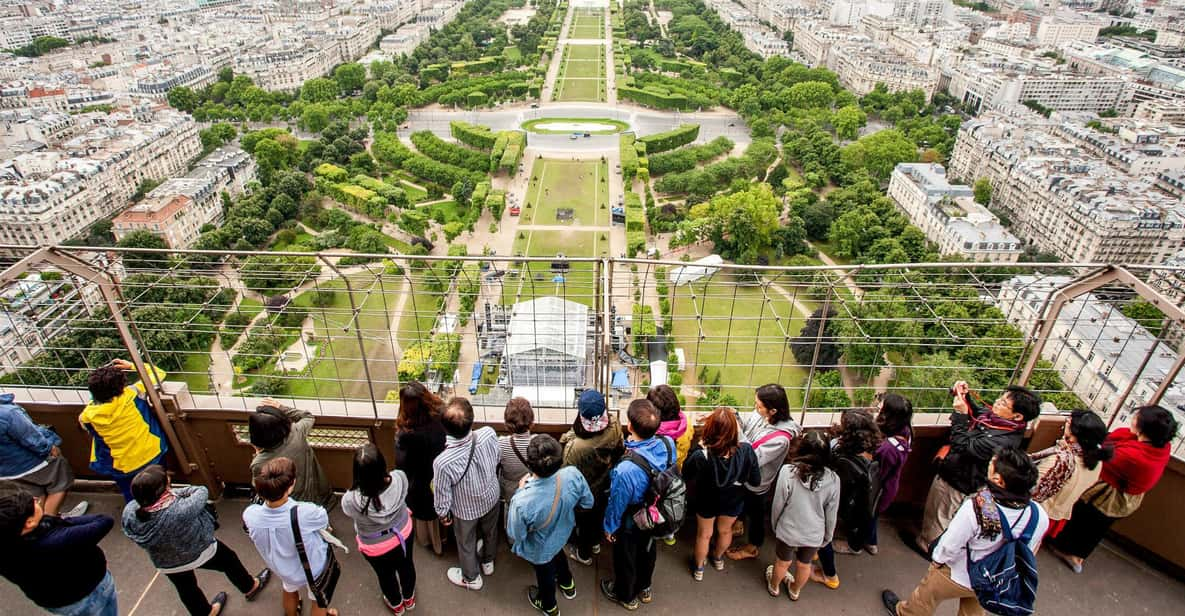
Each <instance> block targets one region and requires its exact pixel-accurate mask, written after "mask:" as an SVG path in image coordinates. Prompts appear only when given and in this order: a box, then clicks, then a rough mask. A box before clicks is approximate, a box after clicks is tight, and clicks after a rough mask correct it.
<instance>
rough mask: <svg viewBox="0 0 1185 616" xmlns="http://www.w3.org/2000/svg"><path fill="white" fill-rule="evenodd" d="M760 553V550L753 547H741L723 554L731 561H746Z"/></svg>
mask: <svg viewBox="0 0 1185 616" xmlns="http://www.w3.org/2000/svg"><path fill="white" fill-rule="evenodd" d="M760 553H761V552H760V550H758V549H757V546H755V545H743V546H741V547H739V548H733V549H731V550H729V551H727V552H725V555H726V556H728V557H729V558H730V559H732V560H748V559H750V558H757V556H758V555H759V554H760Z"/></svg>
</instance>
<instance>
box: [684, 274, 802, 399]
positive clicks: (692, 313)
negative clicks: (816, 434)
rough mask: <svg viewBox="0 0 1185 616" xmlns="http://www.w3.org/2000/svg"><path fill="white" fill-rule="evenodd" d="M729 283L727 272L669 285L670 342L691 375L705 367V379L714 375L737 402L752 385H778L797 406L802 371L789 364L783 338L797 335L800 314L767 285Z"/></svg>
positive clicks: (747, 396) (790, 358) (749, 393)
mask: <svg viewBox="0 0 1185 616" xmlns="http://www.w3.org/2000/svg"><path fill="white" fill-rule="evenodd" d="M734 282H735V281H734V279H733V278H732V277H731V276H727V275H717V276H715V277H714V278H713V279H712V281H711V282H708V283H703V282H701V283H694V284H691V285H684V286H681V287H676V288H675V289H674V292H675V301H674V305H673V306H672V317H673V320H674V324H673V329H674V334H675V346H676V347H682V348H683V351H684V353H685V354H686V360H687V364H688V365H689V366H692V367H693V369H695V370H696V371H697V374H698V371H699V370H700V369H701V368H706V369H707V371H708V379H709V380H712V379H714V377H715V375H716V374H719V375H720V384H721V391H722V392H723V393H726V394H731V395H732V396H733V397H734V398H736V399H737V400H738V401H739V402H741V403H742V404H748V403H749V401H750V400H751V399H752V391H753V388H755V387H758V386H761V385H764V384H766V383H780V384H781V385H782V386H784V387H785V388H786V391H787V394H788V395H789V396H790V404H791V406H796V405H797V406H801V404H802V394H801V392H800V391H798V390H797V388H798V387H800V386H801V384H802V383H803V381H804V380H805V378H806V371H805V369H804V368H802V367H799V366H797V365H796V364H795V360H794V355H793V354H792V353H791V352H790V346H789V345H788V344H787V343H786V336H791V337H793V336H797V335H798V333H799V331H801V330H802V326H803V324H804V323H805V321H806V319H805V316H804V315H802V314H799V313H798V312H796V311H795V310H794V306H793V304H792V303H791V302H790V300H789V299H787V298H785V297H783V296H782V295H781V294H779V293H777V292H776V291H774V290H773V289H770V290H768V293H767V292H763V290H762V288H761V287H760V286H757V285H753V286H737V285H735V284H734ZM787 291H789V292H790V293H793V290H792V289H787ZM767 295H768V301H767ZM803 303H805V304H807V306H808V307H810V308H812V309H813V308H814V306H813V305H812V304H810V303H809V302H803ZM701 328H702V336H703V337H702V339H701ZM691 376H692V375H688V378H690V377H691Z"/></svg>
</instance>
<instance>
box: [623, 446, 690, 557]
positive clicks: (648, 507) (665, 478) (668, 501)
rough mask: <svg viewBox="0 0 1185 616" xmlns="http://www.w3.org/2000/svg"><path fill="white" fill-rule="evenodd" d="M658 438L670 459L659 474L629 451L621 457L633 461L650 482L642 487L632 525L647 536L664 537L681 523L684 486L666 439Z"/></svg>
mask: <svg viewBox="0 0 1185 616" xmlns="http://www.w3.org/2000/svg"><path fill="white" fill-rule="evenodd" d="M659 438H660V439H661V440H662V444H663V445H664V446H665V447H666V449H667V460H668V461H669V462H670V464H668V466H667V468H666V469H665V470H663V471H662V472H661V473H660V472H658V471H655V470H654V467H653V466H651V465H650V461H648V460H647V459H646V458H645V457H644V456H642V455H641V454H638V453H635V452H634V451H633V450H630V451H627V452H626V454H625V458H626V459H627V460H629V461H631V462H633V463H634V464H637V465H638V467H639V468H641V469H642V470H643V471H646V474H647V475H648V476H649V477H650V485H648V486H646V494H645V495H643V496H642V506H641V507H640V508H639V509H638V510H637V511H635V512H634V515H633V519H634V524H636V525H637V526H638V528H639V529H640V530H642V531H643V532H645V533H647V534H649V535H652V536H655V537H665V536H668V535H672V534H674V533H675V532H676V531H678V530H679V527H680V526H683V518H684V517H686V515H687V485H686V484H684V483H683V478H682V477H681V476H679V468H678V466H676V465H675V461H676V458H675V450H674V448H673V447H672V445H671V441H670V439H669V438H667V437H659Z"/></svg>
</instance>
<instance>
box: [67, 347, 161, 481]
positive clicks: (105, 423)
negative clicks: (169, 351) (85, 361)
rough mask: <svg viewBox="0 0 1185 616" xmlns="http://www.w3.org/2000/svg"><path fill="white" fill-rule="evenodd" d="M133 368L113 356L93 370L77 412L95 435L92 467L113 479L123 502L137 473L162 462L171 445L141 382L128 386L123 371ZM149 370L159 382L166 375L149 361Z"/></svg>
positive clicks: (129, 363)
mask: <svg viewBox="0 0 1185 616" xmlns="http://www.w3.org/2000/svg"><path fill="white" fill-rule="evenodd" d="M134 369H135V366H134V365H133V364H132V362H130V361H127V360H125V359H117V360H114V361H112V362H111V363H110V364H108V365H106V366H103V367H101V368H98V369H96V370H95V371H94V372H92V373H91V375H90V377H88V378H87V381H86V386H87V389H89V390H90V394H91V401H90V403H89V404H87V405H86V408H84V409H82V413H81V414H80V415H79V416H78V422H79V423H80V424H82V427H83V428H85V429H86V430H87V431H88V432H90V433H91V437H92V438H93V442H92V444H91V463H90V468H91V470H93V471H95V472H96V473H101V474H103V475H107V476H108V477H111V478H112V479H114V480H115V485H117V486H119V492H120V494H122V495H123V500H124V502H130V501H131V500H132V487H131V486H132V479H133V478H134V477H135V476H136V473H139V472H140V471H141V470H143V469H144V468H147V467H148V466H150V465H153V464H164V458H165V452H166V451H168V449H169V446H168V441H166V440H165V438H164V431H163V430H162V428H161V425H160V422H159V421H157V418H156V413H155V412H154V411H153V409H152V407H151V406H150V405H149V404H148V400H147V399H146V398H145V393H146V392H147V389H146V387H145V384H144V383H136V384H135V385H133V386H131V387H129V386H128V381H127V377H126V376H125V375H124V372H127V371H130V370H134ZM148 371H149V374H150V375H151V378H152V379H153V380H155V381H156V382H157V383H160V382H161V381H163V380H164V378H165V371H164V370H161V369H160V368H157V367H156V366H148Z"/></svg>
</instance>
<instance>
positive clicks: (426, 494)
mask: <svg viewBox="0 0 1185 616" xmlns="http://www.w3.org/2000/svg"><path fill="white" fill-rule="evenodd" d="M443 410H444V402H443V401H441V399H440V398H438V397H437V396H436V395H435V394H433V393H432V392H430V391H428V388H427V387H424V384H423V383H420V382H419V381H411V382H409V383H406V384H405V385H404V386H403V387H402V388H400V389H399V415H398V416H397V417H396V418H395V429H396V433H395V468H398V469H399V470H401V471H403V472H404V473H406V474H407V484H408V487H407V507H408V509H411V517H412V520H414V524H415V538H416V542H417V543H419V544H420V545H421V546H425V547H427V546H429V545H430V546H432V551H433V552H434V553H435V554H436V555H437V556H439V555H440V554H441V553H442V552H443V551H444V548H443V546H442V545H441V529H440V521H439V520H438V519H437V517H436V511H435V508H434V507H433V504H432V463H433V462H434V461H435V460H436V456H438V455H440V452H442V451H444V440H445V434H444V426H443V425H441V423H440V413H441V411H443Z"/></svg>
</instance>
